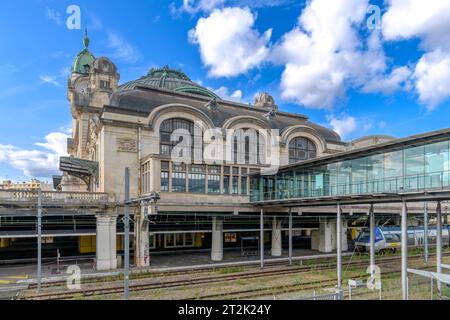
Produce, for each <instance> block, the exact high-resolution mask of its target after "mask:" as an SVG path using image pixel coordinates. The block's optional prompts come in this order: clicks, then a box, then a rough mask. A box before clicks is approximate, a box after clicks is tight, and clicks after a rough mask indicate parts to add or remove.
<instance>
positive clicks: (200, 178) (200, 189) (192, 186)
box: [189, 173, 206, 193]
mask: <svg viewBox="0 0 450 320" xmlns="http://www.w3.org/2000/svg"><path fill="white" fill-rule="evenodd" d="M205 187H206V186H205V175H204V174H201V173H190V174H189V192H192V193H205Z"/></svg>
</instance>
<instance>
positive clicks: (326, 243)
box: [319, 219, 333, 253]
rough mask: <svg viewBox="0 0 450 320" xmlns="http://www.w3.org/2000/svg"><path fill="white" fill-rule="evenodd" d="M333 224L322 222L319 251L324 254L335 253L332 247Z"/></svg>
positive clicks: (326, 221)
mask: <svg viewBox="0 0 450 320" xmlns="http://www.w3.org/2000/svg"><path fill="white" fill-rule="evenodd" d="M331 225H332V224H331V223H330V222H329V221H328V220H327V219H325V220H323V221H320V231H319V233H320V240H319V251H320V252H324V253H330V252H332V251H333V246H332V236H331V235H332V229H331Z"/></svg>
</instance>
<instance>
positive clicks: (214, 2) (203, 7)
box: [173, 0, 225, 14]
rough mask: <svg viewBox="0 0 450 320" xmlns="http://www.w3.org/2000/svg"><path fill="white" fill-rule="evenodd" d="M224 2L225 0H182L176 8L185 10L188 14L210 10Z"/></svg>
mask: <svg viewBox="0 0 450 320" xmlns="http://www.w3.org/2000/svg"><path fill="white" fill-rule="evenodd" d="M224 3H225V0H199V1H198V0H183V5H182V6H181V7H180V8H179V9H178V10H180V11H185V12H187V13H190V14H194V13H197V12H200V11H203V12H211V11H213V10H214V9H216V8H218V7H221V6H222V5H223V4H224ZM173 8H175V7H173Z"/></svg>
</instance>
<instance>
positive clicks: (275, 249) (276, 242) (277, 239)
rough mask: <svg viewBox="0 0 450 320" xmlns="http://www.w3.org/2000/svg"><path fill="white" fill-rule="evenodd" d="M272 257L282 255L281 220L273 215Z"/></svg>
mask: <svg viewBox="0 0 450 320" xmlns="http://www.w3.org/2000/svg"><path fill="white" fill-rule="evenodd" d="M271 253H272V257H281V253H282V248H281V220H278V219H277V217H273V220H272V251H271Z"/></svg>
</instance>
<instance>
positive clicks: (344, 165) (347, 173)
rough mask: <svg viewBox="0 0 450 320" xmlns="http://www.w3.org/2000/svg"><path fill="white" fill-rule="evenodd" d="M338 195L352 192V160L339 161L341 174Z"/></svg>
mask: <svg viewBox="0 0 450 320" xmlns="http://www.w3.org/2000/svg"><path fill="white" fill-rule="evenodd" d="M338 181H339V185H338V195H347V194H350V192H351V189H350V183H351V181H352V162H351V161H343V162H340V163H339V175H338Z"/></svg>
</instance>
